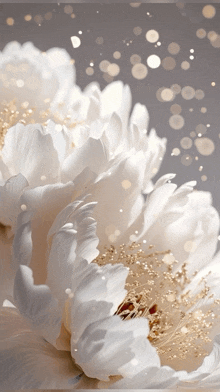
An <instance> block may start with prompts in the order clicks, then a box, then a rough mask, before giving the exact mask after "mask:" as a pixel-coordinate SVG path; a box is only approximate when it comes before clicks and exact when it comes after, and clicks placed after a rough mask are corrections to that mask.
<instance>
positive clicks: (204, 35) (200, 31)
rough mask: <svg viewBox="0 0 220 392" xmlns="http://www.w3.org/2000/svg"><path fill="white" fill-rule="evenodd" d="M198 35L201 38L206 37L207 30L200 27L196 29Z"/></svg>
mask: <svg viewBox="0 0 220 392" xmlns="http://www.w3.org/2000/svg"><path fill="white" fill-rule="evenodd" d="M196 36H197V37H198V38H200V39H203V38H205V37H206V31H205V30H204V29H198V30H197V31H196Z"/></svg>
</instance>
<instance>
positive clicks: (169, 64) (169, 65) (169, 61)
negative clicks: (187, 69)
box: [162, 56, 176, 71]
mask: <svg viewBox="0 0 220 392" xmlns="http://www.w3.org/2000/svg"><path fill="white" fill-rule="evenodd" d="M175 66H176V60H175V59H174V58H173V57H169V56H168V57H165V58H164V59H163V60H162V67H163V68H164V69H165V70H166V71H172V70H173V69H174V68H175Z"/></svg>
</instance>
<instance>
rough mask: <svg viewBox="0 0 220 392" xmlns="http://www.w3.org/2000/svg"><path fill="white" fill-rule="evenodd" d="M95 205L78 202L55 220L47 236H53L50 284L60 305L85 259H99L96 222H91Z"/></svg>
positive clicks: (63, 211) (48, 281)
mask: <svg viewBox="0 0 220 392" xmlns="http://www.w3.org/2000/svg"><path fill="white" fill-rule="evenodd" d="M93 208H94V203H85V202H82V201H80V200H79V201H76V202H74V203H71V204H69V205H68V206H67V207H66V208H64V210H62V211H61V213H60V214H59V215H58V216H57V217H56V219H55V221H54V224H53V226H52V227H51V229H50V232H49V234H48V239H49V238H50V236H52V235H53V239H52V246H51V251H50V255H49V261H48V267H47V269H48V277H47V283H48V285H49V287H50V288H51V290H52V292H53V293H54V295H55V296H56V297H57V298H59V300H60V301H62V300H63V299H65V297H66V294H65V290H66V289H67V288H70V287H71V285H72V283H71V282H72V274H73V272H74V271H75V270H76V269H77V267H78V266H79V263H80V260H81V259H82V258H85V259H86V260H87V261H88V262H91V261H92V260H94V259H95V257H96V256H97V255H98V253H99V252H98V250H97V245H98V241H99V240H98V238H97V236H96V222H95V220H94V219H93V218H92V216H91V215H92V211H93Z"/></svg>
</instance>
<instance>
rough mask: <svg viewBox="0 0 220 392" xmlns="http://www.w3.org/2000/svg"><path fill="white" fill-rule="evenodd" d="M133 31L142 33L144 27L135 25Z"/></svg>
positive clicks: (136, 33)
mask: <svg viewBox="0 0 220 392" xmlns="http://www.w3.org/2000/svg"><path fill="white" fill-rule="evenodd" d="M133 33H134V34H135V35H140V34H141V33H142V28H141V27H139V26H137V27H134V29H133Z"/></svg>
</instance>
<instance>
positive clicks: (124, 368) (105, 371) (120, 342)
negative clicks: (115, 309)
mask: <svg viewBox="0 0 220 392" xmlns="http://www.w3.org/2000/svg"><path fill="white" fill-rule="evenodd" d="M148 331H149V329H148V321H147V320H146V319H135V320H129V321H126V322H124V321H122V320H121V319H120V317H119V316H113V317H109V318H106V319H104V320H102V321H98V322H96V323H93V324H90V325H89V326H88V328H87V329H86V330H85V331H84V333H83V335H82V336H81V338H80V339H79V342H78V344H77V349H75V350H77V351H74V350H72V356H74V358H75V360H76V362H77V364H79V365H80V366H81V367H82V369H83V370H84V372H85V374H86V375H87V376H89V377H92V378H94V377H96V378H98V379H100V380H103V381H108V380H109V376H114V375H122V376H123V377H126V376H127V377H132V376H134V375H135V374H137V372H139V371H140V369H142V368H144V367H146V364H147V363H149V364H151V365H153V364H154V365H155V366H159V365H160V360H159V357H158V355H157V353H156V350H155V348H153V347H152V346H151V344H150V343H149V341H148V339H147V335H148ZM74 347H75V346H74Z"/></svg>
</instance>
